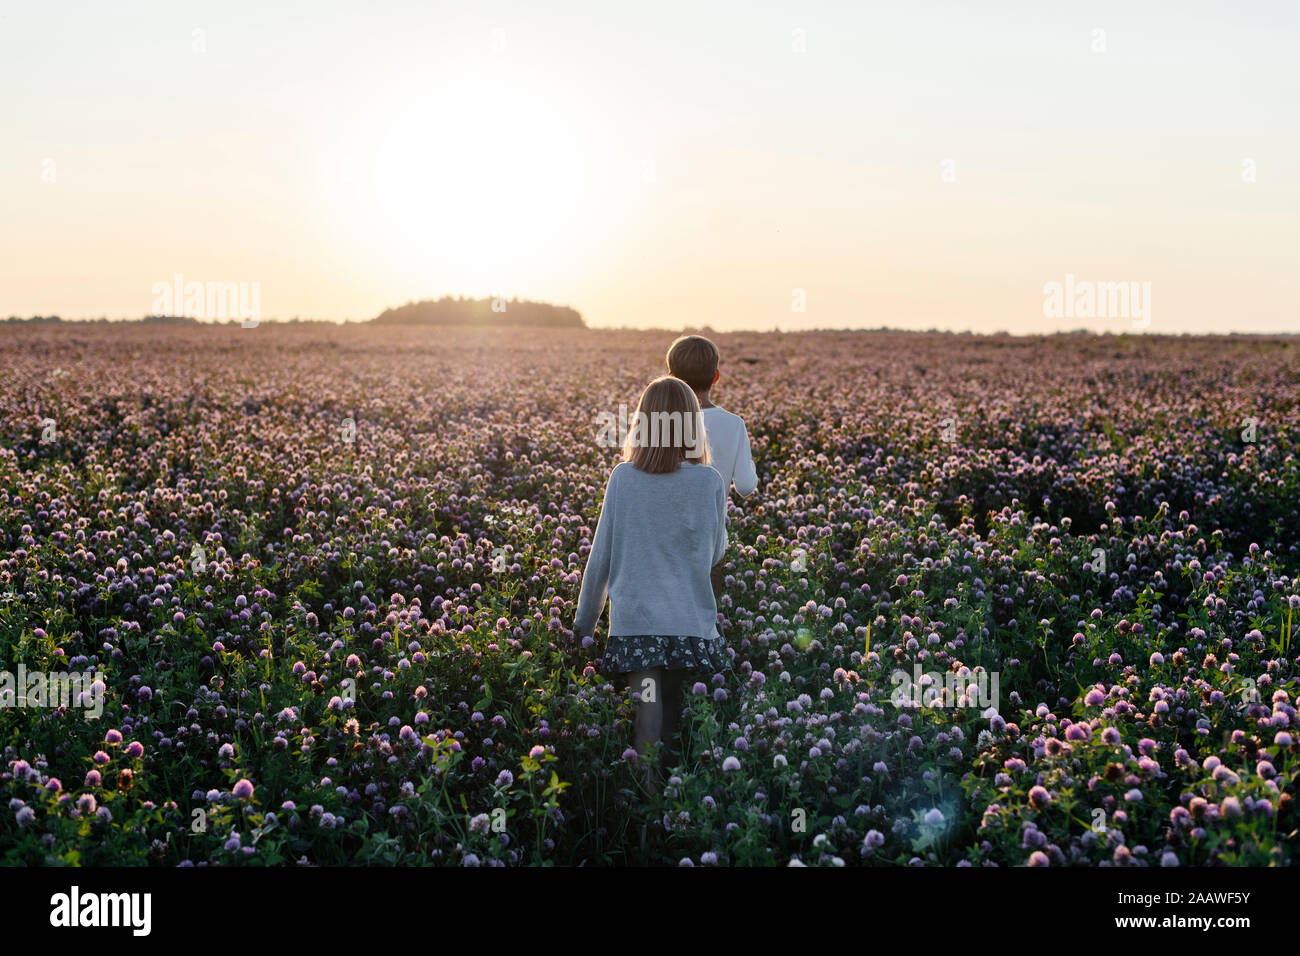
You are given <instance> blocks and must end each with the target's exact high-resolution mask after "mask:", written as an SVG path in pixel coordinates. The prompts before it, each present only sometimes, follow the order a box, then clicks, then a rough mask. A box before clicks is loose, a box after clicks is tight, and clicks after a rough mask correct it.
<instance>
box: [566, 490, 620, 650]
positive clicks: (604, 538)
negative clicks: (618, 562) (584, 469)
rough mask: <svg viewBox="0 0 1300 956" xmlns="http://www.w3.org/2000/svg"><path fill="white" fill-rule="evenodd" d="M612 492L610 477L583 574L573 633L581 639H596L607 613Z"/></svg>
mask: <svg viewBox="0 0 1300 956" xmlns="http://www.w3.org/2000/svg"><path fill="white" fill-rule="evenodd" d="M613 492H614V475H613V474H612V473H611V474H610V476H609V482H608V483H607V484H606V485H605V500H604V503H603V504H601V506H600V518H599V519H598V520H597V522H596V534H595V535H594V537H593V538H592V542H591V552H590V553H589V554H588V555H587V567H586V569H585V570H584V571H583V572H582V589H581V590H580V591H579V592H578V610H577V612H576V613H575V614H574V619H573V632H574V633H575V634H576V635H577V636H578V637H579V638H582V637H594V636H595V633H596V623H597V622H598V621H599V620H600V616H601V615H602V614H604V613H605V599H606V598H607V597H608V596H609V588H608V585H609V544H610V536H611V535H612V534H613V533H614V527H613V526H614V516H613V514H612V512H611V510H610V509H611V504H612V502H613Z"/></svg>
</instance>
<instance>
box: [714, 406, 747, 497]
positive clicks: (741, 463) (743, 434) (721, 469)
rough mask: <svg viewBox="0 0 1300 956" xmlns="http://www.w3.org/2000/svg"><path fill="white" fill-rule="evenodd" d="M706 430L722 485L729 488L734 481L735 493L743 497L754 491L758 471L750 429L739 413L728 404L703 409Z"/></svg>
mask: <svg viewBox="0 0 1300 956" xmlns="http://www.w3.org/2000/svg"><path fill="white" fill-rule="evenodd" d="M701 414H702V415H703V416H704V434H705V435H706V436H707V437H708V440H709V458H710V459H711V464H712V465H713V467H714V468H715V469H716V470H717V472H718V474H720V475H721V476H722V485H723V487H724V488H726V489H727V490H728V491H730V490H731V485H732V483H733V482H734V483H735V485H736V493H737V494H739V495H740V496H741V497H742V498H746V497H748V496H749V495H752V494H753V493H754V491H755V490H756V489H757V488H758V473H757V472H756V471H755V470H754V459H753V458H752V457H750V452H749V432H748V431H746V429H745V422H744V421H743V420H742V419H741V417H740V416H739V415H733V414H732V413H731V412H729V411H727V410H726V409H725V408H719V407H718V406H716V405H715V406H713V407H712V408H706V409H704V410H703V411H702V412H701Z"/></svg>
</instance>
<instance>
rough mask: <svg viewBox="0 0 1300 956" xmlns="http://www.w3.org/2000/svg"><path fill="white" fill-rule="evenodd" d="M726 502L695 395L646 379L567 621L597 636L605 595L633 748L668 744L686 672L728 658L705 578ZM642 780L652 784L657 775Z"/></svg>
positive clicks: (714, 666)
mask: <svg viewBox="0 0 1300 956" xmlns="http://www.w3.org/2000/svg"><path fill="white" fill-rule="evenodd" d="M725 509H726V489H724V488H723V486H722V477H721V476H720V475H719V474H718V473H717V471H715V470H714V469H713V468H712V467H710V465H709V446H708V442H707V441H706V440H705V436H704V421H703V417H702V416H701V415H700V403H699V400H698V399H696V397H695V393H694V392H693V391H691V388H690V386H689V385H687V384H686V383H685V382H683V381H682V380H681V379H678V378H673V377H671V376H668V375H665V376H663V377H662V378H657V379H655V380H654V381H653V382H651V383H650V384H649V385H647V386H646V388H645V391H644V392H642V393H641V399H640V401H639V402H638V403H637V409H636V414H635V416H634V419H633V425H632V428H631V429H630V430H629V432H628V435H627V440H626V441H625V442H624V445H623V461H622V462H621V463H620V464H619V465H617V466H616V467H615V468H614V470H613V472H612V473H611V474H610V476H609V483H608V485H606V487H605V501H604V504H603V505H602V506H601V509H600V520H599V522H598V523H597V525H596V534H595V537H594V539H593V541H592V545H591V553H590V554H589V555H588V556H587V568H586V571H585V572H584V573H583V575H582V591H581V593H580V594H579V595H578V610H577V614H576V617H575V620H574V632H575V633H576V634H577V635H578V637H579V638H582V637H588V636H594V634H595V629H596V622H597V621H598V620H599V619H600V616H601V614H602V613H603V612H604V610H605V599H606V597H607V596H608V598H609V602H610V611H609V643H608V646H607V647H606V650H605V656H604V669H605V670H608V671H611V672H613V673H619V674H626V675H627V678H628V683H629V685H630V687H631V688H632V690H634V691H637V692H639V693H640V694H641V703H640V704H639V705H638V706H637V711H636V732H635V736H636V749H637V751H638V752H639V753H641V754H645V753H648V752H649V751H650V750H651V749H652V748H653V747H654V745H655V744H656V743H658V742H660V741H668V742H669V743H670V745H671V741H672V739H673V735H674V734H675V733H676V732H677V726H678V722H679V718H680V717H681V701H682V683H683V681H684V680H685V679H686V678H687V677H688V676H689V673H690V672H691V671H704V672H706V673H715V672H717V671H721V670H727V669H729V668H730V666H731V661H730V658H729V656H728V654H727V647H726V642H725V641H724V639H723V638H722V637H721V636H720V635H719V634H718V628H717V618H718V607H717V603H716V602H715V600H714V597H713V588H712V585H711V584H710V581H709V569H710V568H712V567H713V566H714V565H715V564H717V563H718V562H719V561H721V560H722V555H723V552H724V551H725V550H726V546H727V532H726V525H725V522H724V519H725V515H726V510H725ZM665 763H666V762H665ZM649 784H650V787H651V789H652V790H654V791H656V792H657V791H658V790H659V789H660V787H661V786H662V776H661V775H656V777H654V778H652V779H651V780H650V781H649Z"/></svg>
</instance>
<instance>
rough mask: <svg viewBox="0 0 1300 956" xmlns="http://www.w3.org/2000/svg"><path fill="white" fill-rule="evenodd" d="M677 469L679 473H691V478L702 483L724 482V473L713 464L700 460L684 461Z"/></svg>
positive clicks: (719, 483)
mask: <svg viewBox="0 0 1300 956" xmlns="http://www.w3.org/2000/svg"><path fill="white" fill-rule="evenodd" d="M677 470H678V472H679V473H687V474H689V475H690V478H689V480H691V481H698V482H699V483H700V484H702V485H710V486H712V485H721V484H722V473H721V472H719V471H718V469H716V468H714V467H713V466H712V465H702V464H700V463H699V462H698V461H684V462H682V466H681V467H680V468H678V469H677Z"/></svg>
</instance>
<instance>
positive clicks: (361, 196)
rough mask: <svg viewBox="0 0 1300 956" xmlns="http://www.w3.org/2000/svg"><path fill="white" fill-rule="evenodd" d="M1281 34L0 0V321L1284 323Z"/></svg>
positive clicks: (1158, 27)
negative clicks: (554, 308)
mask: <svg viewBox="0 0 1300 956" xmlns="http://www.w3.org/2000/svg"><path fill="white" fill-rule="evenodd" d="M196 31H200V32H197V33H196ZM796 31H802V33H796ZM1097 31H1104V32H1097ZM801 46H802V48H803V49H802V52H801V51H800V50H799V49H796V48H797V47H801ZM1297 48H1300V8H1298V7H1297V5H1296V4H1294V3H1287V2H1280V0H1275V2H1263V3H1257V4H1243V3H1241V2H1240V0H1230V2H1206V0H1190V2H1187V0H1179V2H1177V3H1171V2H1167V0H1162V2H1158V3H1153V2H1135V0H1125V2H1112V0H1093V2H1069V3H1050V2H1033V0H1026V2H982V3H973V2H972V3H966V4H956V3H934V2H903V3H897V4H887V3H875V2H872V3H866V2H847V0H845V2H839V3H816V2H813V3H809V2H802V0H800V2H795V0H790V2H784V3H769V2H762V0H745V2H719V3H709V4H700V3H698V2H675V0H667V2H660V3H654V4H623V3H608V2H599V3H598V2H591V3H554V2H545V3H538V2H531V3H525V2H520V3H492V2H488V3H473V4H466V3H385V2H382V0H380V2H373V3H356V2H355V0H351V2H335V0H313V2H310V3H307V2H269V0H259V2H245V0H221V2H203V3H185V2H113V3H105V2H102V0H93V2H84V3H67V2H59V0H50V2H40V3H24V4H21V5H19V4H17V3H5V4H4V6H3V7H0V143H3V147H4V148H3V149H0V316H5V315H10V314H17V315H23V316H26V315H32V314H45V315H48V314H59V315H62V316H64V317H65V318H81V317H98V316H100V315H107V316H109V317H139V316H142V315H145V314H147V313H149V312H150V311H151V310H152V308H153V304H154V301H155V294H154V287H155V285H157V284H158V283H171V282H173V280H174V277H175V275H177V274H181V275H183V276H184V279H185V281H187V282H189V281H198V282H203V283H207V282H219V283H230V282H235V283H238V282H247V283H254V282H256V283H259V284H260V285H259V290H260V303H261V311H262V314H263V315H264V316H268V317H269V316H282V317H285V318H288V317H292V316H294V315H299V316H303V317H319V318H336V319H344V318H351V319H368V318H370V317H372V316H374V315H376V314H377V313H379V312H380V311H382V310H383V309H384V308H386V307H388V306H391V305H399V304H401V303H403V302H406V301H408V300H410V299H424V298H437V297H439V296H442V295H445V294H450V295H472V296H484V295H493V294H498V293H502V294H505V295H506V296H518V297H520V298H530V299H538V300H544V301H551V302H556V303H562V304H566V305H571V306H573V307H574V308H576V309H578V310H579V311H580V312H581V313H582V314H583V316H584V318H585V319H586V320H587V322H588V324H590V325H594V326H608V325H632V326H643V327H644V326H657V327H667V328H681V327H683V326H687V325H693V326H699V325H710V326H712V327H713V328H715V329H719V330H726V329H738V328H753V329H765V328H772V327H773V326H779V327H781V328H782V329H787V330H793V329H800V328H817V327H856V326H865V327H876V326H881V325H888V326H893V327H896V328H929V327H936V328H944V329H955V330H964V329H972V330H975V331H996V330H1006V331H1011V332H1052V331H1057V330H1062V329H1074V328H1082V327H1088V328H1093V329H1096V330H1098V331H1114V332H1122V331H1132V330H1134V329H1135V328H1136V323H1137V319H1136V318H1130V317H1127V316H1118V317H1107V318H1093V319H1087V318H1080V317H1060V318H1056V317H1050V316H1048V315H1045V314H1044V312H1045V305H1044V304H1045V300H1046V298H1047V296H1046V295H1045V291H1044V287H1045V284H1047V283H1050V282H1059V283H1064V282H1065V277H1066V275H1067V274H1071V275H1073V276H1074V280H1073V281H1074V282H1075V283H1076V284H1077V283H1081V282H1083V283H1087V282H1095V283H1101V282H1126V283H1127V282H1134V283H1138V284H1139V287H1142V286H1141V284H1142V283H1149V284H1150V285H1149V286H1146V287H1145V288H1148V289H1149V290H1150V291H1149V299H1148V298H1147V297H1146V296H1143V299H1142V301H1143V303H1144V307H1145V306H1149V315H1148V317H1149V319H1150V322H1149V324H1148V325H1146V326H1144V327H1143V328H1144V329H1145V331H1149V332H1153V333H1154V332H1230V331H1257V332H1269V331H1272V332H1282V331H1290V332H1300V309H1298V308H1297V307H1298V305H1300V268H1297V250H1298V247H1300V238H1298V235H1297V231H1298V230H1297V227H1298V226H1300V69H1298V68H1297V66H1296V52H1295V51H1296V49H1297ZM1252 179H1253V181H1249V180H1252ZM946 180H948V181H946ZM795 290H802V297H803V302H804V304H805V311H796V310H795V307H796V305H797V304H798V302H799V294H798V293H796V291H795ZM177 311H179V310H177Z"/></svg>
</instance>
